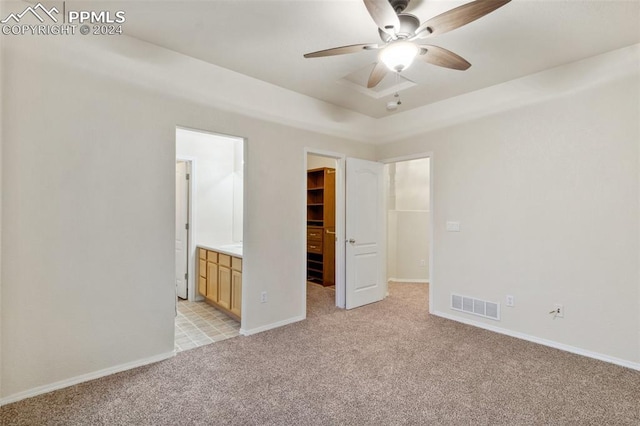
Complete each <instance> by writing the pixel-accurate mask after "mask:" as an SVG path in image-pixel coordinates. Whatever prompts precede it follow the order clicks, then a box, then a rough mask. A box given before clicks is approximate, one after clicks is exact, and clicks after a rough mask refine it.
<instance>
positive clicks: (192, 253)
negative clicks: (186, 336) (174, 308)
mask: <svg viewBox="0 0 640 426" xmlns="http://www.w3.org/2000/svg"><path fill="white" fill-rule="evenodd" d="M177 147H178V137H177V135H176V149H177ZM178 161H184V162H185V163H187V173H188V174H189V179H188V180H187V188H188V189H187V197H188V200H187V203H188V206H187V209H188V213H187V220H188V221H189V229H188V230H187V243H188V246H189V247H188V248H187V253H188V258H187V300H190V301H192V302H195V301H196V300H204V298H202V297H198V293H197V291H196V280H195V276H196V261H197V258H198V256H197V253H196V243H195V238H194V237H193V231H194V230H195V229H196V218H195V212H196V208H195V203H196V200H195V197H194V191H193V189H194V188H195V186H194V184H195V179H196V173H195V172H196V161H197V158H196V157H190V156H186V155H181V156H178V155H176V162H178Z"/></svg>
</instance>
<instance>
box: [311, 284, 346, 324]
mask: <svg viewBox="0 0 640 426" xmlns="http://www.w3.org/2000/svg"><path fill="white" fill-rule="evenodd" d="M339 310H340V309H339V308H337V307H336V288H335V286H331V287H325V286H323V285H321V284H316V283H312V282H307V318H315V317H319V316H322V315H331V314H333V313H335V312H337V311H339Z"/></svg>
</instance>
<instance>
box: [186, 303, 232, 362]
mask: <svg viewBox="0 0 640 426" xmlns="http://www.w3.org/2000/svg"><path fill="white" fill-rule="evenodd" d="M239 332H240V323H239V322H238V321H236V320H234V319H233V318H230V317H228V316H227V315H225V314H223V313H222V312H220V311H219V310H217V309H216V308H214V307H213V306H210V305H208V304H207V303H205V302H190V301H188V300H180V301H178V315H177V317H176V334H175V336H176V337H175V349H176V352H180V351H185V350H187V349H193V348H197V347H198V346H204V345H208V344H210V343H214V342H220V341H222V340H226V339H230V338H232V337H236V336H238V335H239Z"/></svg>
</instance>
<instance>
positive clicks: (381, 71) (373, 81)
mask: <svg viewBox="0 0 640 426" xmlns="http://www.w3.org/2000/svg"><path fill="white" fill-rule="evenodd" d="M388 70H389V68H387V66H386V65H385V64H384V62H378V63H376V65H375V66H374V67H373V71H371V75H369V81H368V82H367V88H368V89H371V88H372V87H376V86H377V85H378V84H379V83H380V82H381V81H382V79H383V78H384V76H385V75H387V71H388Z"/></svg>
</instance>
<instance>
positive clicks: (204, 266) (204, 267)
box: [198, 249, 207, 296]
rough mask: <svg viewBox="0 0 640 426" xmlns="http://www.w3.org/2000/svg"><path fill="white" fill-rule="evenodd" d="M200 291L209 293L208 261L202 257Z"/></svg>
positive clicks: (199, 261)
mask: <svg viewBox="0 0 640 426" xmlns="http://www.w3.org/2000/svg"><path fill="white" fill-rule="evenodd" d="M200 250H202V249H200ZM198 293H199V294H200V295H202V296H206V295H207V261H206V260H202V259H198Z"/></svg>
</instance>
